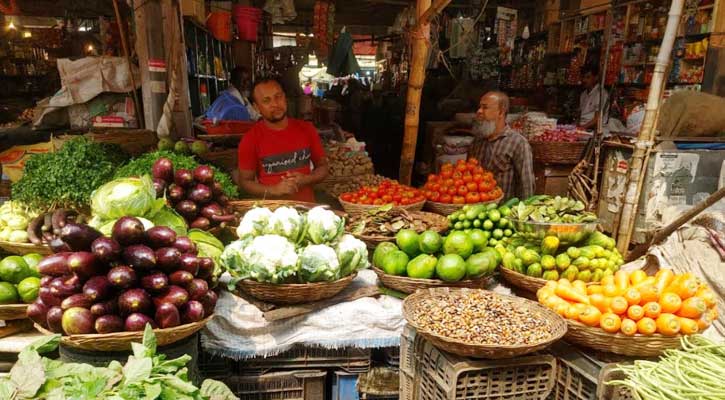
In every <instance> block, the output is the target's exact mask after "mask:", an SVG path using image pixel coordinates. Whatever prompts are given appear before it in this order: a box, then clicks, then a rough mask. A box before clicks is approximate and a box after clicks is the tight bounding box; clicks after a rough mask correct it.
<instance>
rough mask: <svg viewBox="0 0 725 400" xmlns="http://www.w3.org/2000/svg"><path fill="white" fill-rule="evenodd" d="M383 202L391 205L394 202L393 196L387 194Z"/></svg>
mask: <svg viewBox="0 0 725 400" xmlns="http://www.w3.org/2000/svg"><path fill="white" fill-rule="evenodd" d="M383 201H384V202H385V203H386V204H387V203H390V202H391V201H393V196H391V195H389V194H386V195H384V196H383Z"/></svg>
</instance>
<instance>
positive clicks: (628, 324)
mask: <svg viewBox="0 0 725 400" xmlns="http://www.w3.org/2000/svg"><path fill="white" fill-rule="evenodd" d="M619 330H620V332H622V333H623V334H625V335H627V336H634V334H635V333H637V323H636V322H634V321H632V320H631V319H629V318H625V319H623V320H622V324H621V326H620V327H619Z"/></svg>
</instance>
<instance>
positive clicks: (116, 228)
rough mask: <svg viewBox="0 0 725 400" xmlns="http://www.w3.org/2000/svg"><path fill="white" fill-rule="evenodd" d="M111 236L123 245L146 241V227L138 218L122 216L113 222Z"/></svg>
mask: <svg viewBox="0 0 725 400" xmlns="http://www.w3.org/2000/svg"><path fill="white" fill-rule="evenodd" d="M111 237H112V238H113V240H115V241H117V242H118V243H119V244H121V246H130V245H134V244H138V243H142V242H143V241H144V239H145V238H146V229H145V228H144V226H143V222H141V220H139V219H138V218H135V217H122V218H119V219H118V221H116V223H115V224H113V230H112V231H111Z"/></svg>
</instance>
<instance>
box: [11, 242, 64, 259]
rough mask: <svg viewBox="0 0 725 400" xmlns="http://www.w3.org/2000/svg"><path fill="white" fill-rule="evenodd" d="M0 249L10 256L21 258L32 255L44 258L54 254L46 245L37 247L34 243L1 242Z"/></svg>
mask: <svg viewBox="0 0 725 400" xmlns="http://www.w3.org/2000/svg"><path fill="white" fill-rule="evenodd" d="M0 248H1V249H3V250H5V251H6V252H8V253H10V254H15V255H19V256H24V255H26V254H31V253H38V254H40V255H42V256H47V255H49V254H53V251H52V250H50V247H48V246H46V245H37V244H32V243H13V242H5V241H0Z"/></svg>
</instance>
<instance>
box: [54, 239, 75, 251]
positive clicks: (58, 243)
mask: <svg viewBox="0 0 725 400" xmlns="http://www.w3.org/2000/svg"><path fill="white" fill-rule="evenodd" d="M48 247H50V250H51V251H52V252H53V253H66V252H70V251H72V249H71V248H70V246H68V243H66V242H64V241H63V240H62V239H61V238H59V237H57V238H54V239H52V240H51V241H50V242H48Z"/></svg>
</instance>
